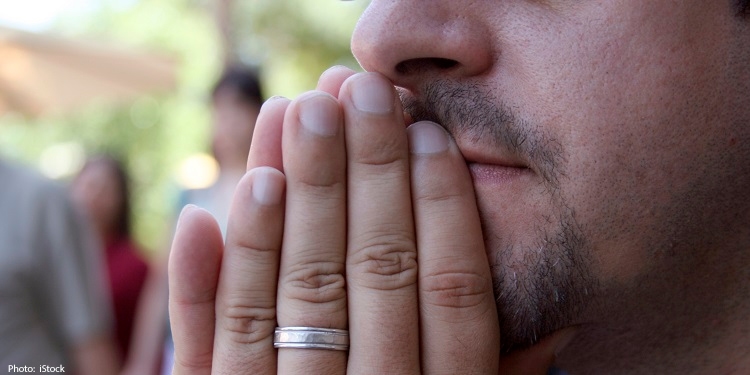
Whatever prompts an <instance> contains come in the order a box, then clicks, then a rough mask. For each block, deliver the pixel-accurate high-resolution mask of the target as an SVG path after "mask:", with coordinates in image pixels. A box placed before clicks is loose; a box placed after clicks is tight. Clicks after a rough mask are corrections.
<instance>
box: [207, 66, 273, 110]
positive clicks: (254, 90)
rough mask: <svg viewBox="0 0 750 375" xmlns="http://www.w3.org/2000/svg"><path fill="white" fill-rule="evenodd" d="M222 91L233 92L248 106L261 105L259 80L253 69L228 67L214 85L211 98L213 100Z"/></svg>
mask: <svg viewBox="0 0 750 375" xmlns="http://www.w3.org/2000/svg"><path fill="white" fill-rule="evenodd" d="M224 89H231V90H234V91H235V92H237V93H238V94H239V95H240V97H241V98H242V99H243V100H244V101H245V102H246V103H248V104H255V105H258V106H260V105H261V104H263V94H262V90H261V88H260V78H259V77H258V71H257V70H255V69H252V68H249V67H244V66H230V67H228V68H227V69H226V70H224V73H222V75H221V77H220V78H219V80H218V81H217V82H216V84H215V85H214V88H213V90H212V91H211V97H212V98H214V99H215V98H216V95H217V94H218V92H219V91H221V90H224Z"/></svg>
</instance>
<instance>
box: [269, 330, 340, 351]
mask: <svg viewBox="0 0 750 375" xmlns="http://www.w3.org/2000/svg"><path fill="white" fill-rule="evenodd" d="M273 347H274V348H296V349H328V350H348V349H349V331H347V330H344V329H332V328H315V327H283V328H282V327H276V330H275V331H274V335H273Z"/></svg>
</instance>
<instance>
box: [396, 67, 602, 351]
mask: <svg viewBox="0 0 750 375" xmlns="http://www.w3.org/2000/svg"><path fill="white" fill-rule="evenodd" d="M488 92H489V90H487V88H486V87H483V86H479V85H472V84H468V85H467V84H458V83H454V82H452V81H449V80H438V81H433V82H430V83H429V84H428V85H426V86H425V87H423V90H421V95H420V96H419V97H414V96H412V95H411V94H410V93H409V92H407V91H404V90H400V92H399V93H400V96H401V100H402V102H403V103H404V111H405V112H406V113H408V114H409V115H410V116H411V117H412V119H413V120H414V121H415V122H416V121H421V120H429V121H433V122H436V123H438V124H440V125H441V126H443V127H444V128H445V129H446V130H447V131H448V132H449V133H450V134H451V135H452V136H453V137H454V138H457V139H459V138H460V139H462V140H466V141H469V142H473V143H478V144H482V145H484V146H486V147H495V148H500V149H502V150H504V151H505V152H506V153H510V154H511V155H513V156H514V157H516V158H517V159H518V160H522V161H523V162H524V164H525V165H526V167H528V168H529V169H530V170H532V171H533V172H534V173H535V174H536V175H537V176H538V177H539V178H540V179H541V181H542V185H543V187H544V189H543V191H544V193H545V195H547V196H548V197H549V199H548V201H549V202H551V205H550V206H551V210H549V211H548V212H546V213H545V214H544V215H543V217H539V218H538V220H536V222H535V224H534V228H530V229H532V230H530V231H528V233H532V238H525V239H523V241H521V240H519V239H513V238H508V237H507V235H505V234H503V228H493V227H490V226H489V222H490V220H489V218H490V217H491V216H492V215H496V214H497V213H496V212H492V211H494V210H492V207H486V206H485V207H484V208H485V209H484V210H482V209H481V207H482V205H480V219H481V222H482V233H483V235H484V243H485V246H486V251H487V254H488V258H489V262H490V267H491V272H492V279H493V289H494V295H495V299H496V304H497V311H498V320H499V323H500V333H501V347H502V350H503V351H504V352H508V351H512V350H517V349H522V348H526V347H529V346H531V345H533V344H535V343H536V342H538V341H539V339H541V338H542V337H544V336H546V335H548V334H550V333H552V332H554V331H556V330H559V329H561V328H564V327H566V326H570V325H573V324H576V323H577V322H580V318H579V316H580V315H581V311H582V310H584V308H585V307H586V305H587V304H588V303H589V301H591V300H592V298H593V295H594V293H596V291H597V290H598V289H599V288H598V285H597V281H596V279H595V278H594V277H593V276H592V272H591V263H592V261H591V250H590V248H589V245H588V241H587V239H586V237H585V236H584V234H583V233H584V231H583V228H582V227H581V225H580V224H579V223H578V222H577V220H576V213H575V210H574V207H572V206H571V205H570V204H568V202H567V201H566V199H565V198H564V194H563V190H562V189H561V186H562V184H563V183H564V181H565V179H566V178H567V176H566V175H565V169H564V165H565V161H566V157H565V154H564V148H563V145H562V144H561V143H560V142H559V141H557V140H556V139H555V138H554V137H552V136H551V135H549V134H548V133H547V132H545V131H544V130H543V129H542V128H541V127H540V126H538V125H535V124H534V123H532V122H530V121H526V120H524V119H523V118H522V117H521V116H519V115H518V113H516V111H515V110H514V109H512V108H511V107H510V106H509V105H507V104H505V103H503V102H502V101H500V100H497V99H496V98H494V97H493V96H492V95H490V94H487V93H488ZM477 196H478V199H479V200H480V201H481V197H479V195H477Z"/></svg>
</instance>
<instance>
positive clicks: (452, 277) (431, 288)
mask: <svg viewBox="0 0 750 375" xmlns="http://www.w3.org/2000/svg"><path fill="white" fill-rule="evenodd" d="M419 283H420V289H421V300H422V301H421V302H422V303H424V304H426V305H429V306H435V307H442V308H448V309H451V310H453V309H466V308H472V307H477V306H481V305H483V304H484V303H485V302H486V301H487V298H492V296H493V294H492V287H491V283H490V281H489V280H488V279H487V278H485V277H483V276H481V275H478V274H476V273H471V272H445V273H439V274H434V275H427V276H423V277H422V278H421V279H420V280H419Z"/></svg>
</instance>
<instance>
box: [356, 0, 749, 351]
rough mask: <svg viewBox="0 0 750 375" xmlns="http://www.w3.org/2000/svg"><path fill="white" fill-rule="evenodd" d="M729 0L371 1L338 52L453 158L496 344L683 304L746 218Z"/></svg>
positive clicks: (742, 80) (743, 71) (738, 41)
mask: <svg viewBox="0 0 750 375" xmlns="http://www.w3.org/2000/svg"><path fill="white" fill-rule="evenodd" d="M730 3H731V2H730V1H713V0H707V1H698V0H687V1H654V0H630V1H628V0H584V1H567V0H550V1H527V0H510V1H429V2H424V1H417V0H402V1H397V0H373V1H372V3H371V5H370V7H369V8H368V10H367V11H366V12H365V14H364V15H363V17H362V19H361V21H360V23H359V25H358V27H357V30H356V31H355V34H354V37H353V40H352V49H353V51H354V53H355V56H356V57H357V58H358V60H359V61H360V63H361V64H362V66H363V67H364V68H365V69H366V70H369V71H378V72H380V73H383V74H385V75H386V76H388V77H389V78H391V79H392V80H393V81H394V82H395V84H396V85H397V86H399V87H401V88H402V98H403V100H404V103H405V105H406V108H407V111H408V112H410V114H411V115H412V116H413V117H415V119H416V120H420V119H430V120H433V121H436V122H438V123H440V124H441V125H443V126H445V127H446V128H447V129H448V130H449V131H450V132H451V134H452V135H453V136H454V137H455V139H456V141H457V143H458V145H459V147H460V148H461V150H462V152H463V153H464V156H465V157H466V159H467V162H468V163H469V167H470V170H471V172H472V176H473V178H474V184H475V190H476V193H477V201H478V206H479V210H480V214H481V218H482V222H483V226H484V235H485V244H486V246H487V253H488V256H489V260H490V263H491V265H492V268H493V277H494V279H495V284H496V296H497V298H498V310H499V318H500V323H501V329H502V335H503V336H502V337H503V345H504V346H505V348H506V349H513V348H516V347H522V346H526V345H529V344H531V343H533V342H535V341H536V340H537V339H538V338H540V337H541V336H544V335H546V334H548V333H550V332H552V331H554V330H557V329H560V328H562V327H564V326H568V325H573V324H587V323H592V324H597V323H599V322H604V321H606V320H608V319H609V320H617V319H618V318H617V317H618V316H624V317H628V316H630V317H632V316H634V315H633V312H634V311H640V312H642V313H643V312H646V313H649V311H650V312H653V311H657V312H658V311H660V310H661V309H664V308H669V307H674V306H678V305H679V304H680V303H682V302H683V301H684V303H688V302H687V300H686V298H687V299H689V297H686V296H690V295H692V294H695V293H696V292H695V291H694V290H693V291H692V292H691V291H690V290H687V289H689V288H690V281H687V282H686V281H685V280H686V279H689V277H686V274H687V270H694V269H695V268H693V267H698V266H699V265H701V264H703V262H705V261H707V259H709V258H710V257H711V254H712V253H713V251H714V250H715V249H716V248H719V247H721V246H722V243H723V242H722V241H731V239H730V238H731V236H732V230H733V228H734V229H736V227H733V225H737V223H735V221H734V220H732V218H733V217H734V218H735V219H736V218H743V217H747V214H746V213H744V212H747V211H748V207H747V199H742V198H743V196H744V197H745V198H746V197H747V193H746V192H745V189H744V188H743V186H744V187H746V186H748V177H747V176H748V175H750V171H749V170H748V166H747V164H749V163H748V162H747V160H750V152H749V151H748V146H747V141H748V140H749V139H750V137H748V133H749V130H748V128H750V126H747V123H748V121H749V120H750V116H749V115H748V111H749V109H748V108H747V106H746V105H743V104H741V103H744V102H746V101H745V99H744V97H745V96H746V95H748V93H749V92H750V87H748V83H750V76H749V74H750V73H749V71H748V68H747V66H748V65H749V64H748V58H747V56H748V53H747V52H748V51H747V49H748V46H747V43H746V40H747V39H746V36H744V35H742V36H739V35H740V34H746V33H747V31H746V30H744V29H742V27H746V26H744V25H743V22H746V21H742V20H741V19H740V18H739V17H736V15H735V10H734V9H732V6H731V5H730ZM738 30H739V31H738ZM743 38H744V39H743ZM650 296H651V297H654V298H650ZM649 314H650V313H649ZM623 319H625V318H623ZM657 320H658V319H657ZM634 324H635V323H634ZM654 324H656V323H654Z"/></svg>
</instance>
